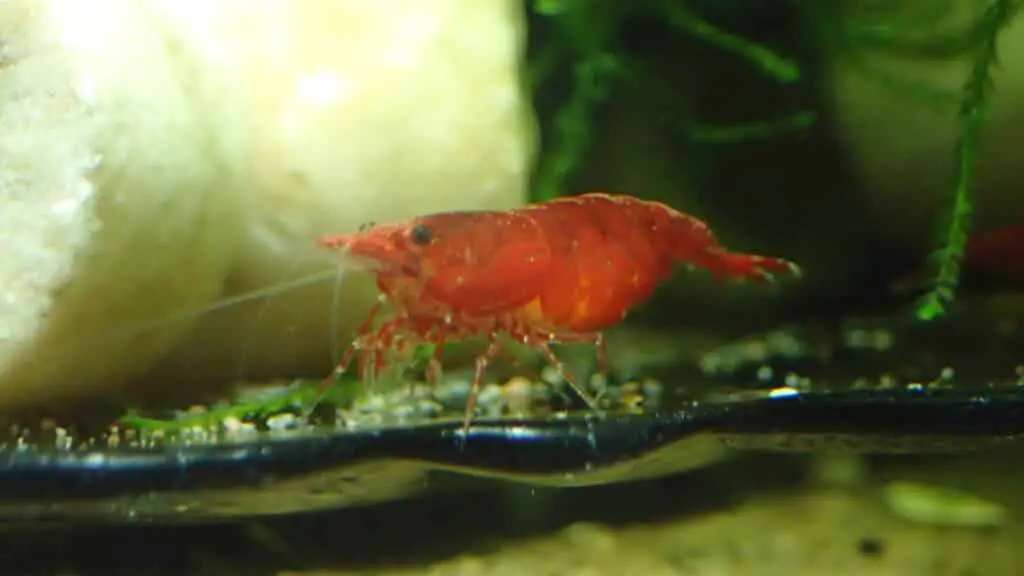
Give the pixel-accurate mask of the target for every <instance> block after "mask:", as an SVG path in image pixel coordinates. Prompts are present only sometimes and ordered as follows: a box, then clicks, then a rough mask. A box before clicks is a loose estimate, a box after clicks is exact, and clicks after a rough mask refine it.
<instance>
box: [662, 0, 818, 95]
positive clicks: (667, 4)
mask: <svg viewBox="0 0 1024 576" xmlns="http://www.w3.org/2000/svg"><path fill="white" fill-rule="evenodd" d="M659 11H660V13H661V16H662V18H664V19H665V21H666V22H668V23H669V25H671V26H672V27H674V28H676V29H678V30H679V31H680V32H682V33H684V34H689V35H691V36H694V37H696V38H700V39H701V40H704V41H706V42H708V43H710V44H714V45H715V46H717V47H718V48H720V49H722V50H725V51H727V52H732V53H734V54H737V55H739V56H741V57H743V58H746V59H747V60H750V61H751V62H753V63H754V64H756V65H757V67H758V68H759V69H760V70H761V71H762V72H764V73H765V74H768V75H769V76H772V77H773V78H775V79H776V80H778V81H779V82H784V83H790V82H796V81H797V80H799V79H800V67H799V66H798V65H797V64H796V62H793V61H792V60H789V59H787V58H783V57H782V56H779V55H778V54H776V53H775V52H772V51H771V50H769V49H767V48H765V47H764V46H761V45H759V44H756V43H754V42H751V41H749V40H747V39H745V38H741V37H740V36H736V35H735V34H730V33H729V32H726V31H725V30H722V29H721V28H718V27H717V26H715V25H713V24H711V23H710V22H708V21H707V20H703V19H701V18H699V17H697V15H695V14H693V13H692V12H690V11H689V10H687V9H686V8H684V7H683V3H682V2H680V1H679V0H661V2H660V3H659Z"/></svg>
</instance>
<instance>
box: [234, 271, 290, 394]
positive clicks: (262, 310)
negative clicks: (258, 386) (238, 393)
mask: <svg viewBox="0 0 1024 576" xmlns="http://www.w3.org/2000/svg"><path fill="white" fill-rule="evenodd" d="M301 263H302V261H301V260H295V261H294V262H292V264H291V265H290V266H288V268H287V270H285V272H284V274H282V276H284V277H286V278H287V277H288V276H291V275H292V272H295V269H296V268H298V267H299V265H300V264H301ZM284 286H285V285H282V284H280V283H278V284H273V285H271V286H269V287H268V288H270V289H277V288H283V287H284ZM242 296H250V297H253V298H257V297H255V296H252V292H249V293H246V294H243V295H242ZM273 296H274V295H273V294H271V295H268V296H267V297H265V298H263V302H261V303H260V306H259V309H258V310H256V315H255V316H253V318H252V321H251V322H250V324H249V328H250V329H249V330H248V331H247V334H246V338H245V342H243V344H242V353H241V354H240V355H239V358H238V372H237V374H236V378H238V379H239V380H241V379H242V377H243V375H244V374H245V365H246V363H247V362H248V361H249V348H250V345H251V344H252V340H253V338H255V337H256V328H257V327H258V326H259V323H260V321H261V320H262V319H263V315H264V314H266V312H267V308H269V306H270V299H271V298H272V297H273ZM218 304H220V302H218Z"/></svg>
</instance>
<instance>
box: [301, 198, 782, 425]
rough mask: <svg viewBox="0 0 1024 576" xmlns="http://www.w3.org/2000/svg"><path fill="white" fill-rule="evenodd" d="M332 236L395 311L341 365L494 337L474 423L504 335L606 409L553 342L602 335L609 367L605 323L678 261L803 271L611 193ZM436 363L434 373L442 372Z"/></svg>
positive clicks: (325, 241)
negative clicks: (399, 350) (733, 247)
mask: <svg viewBox="0 0 1024 576" xmlns="http://www.w3.org/2000/svg"><path fill="white" fill-rule="evenodd" d="M320 244H321V245H323V246H325V247H329V248H336V249H340V250H342V251H344V252H345V253H346V254H347V255H348V256H350V257H354V258H355V259H356V261H366V262H368V263H369V264H370V267H369V269H370V270H371V271H373V272H374V273H375V274H376V277H377V287H378V288H379V289H380V292H381V294H382V300H383V301H385V302H386V303H387V304H389V305H390V307H391V309H392V310H391V312H392V316H391V318H390V319H388V320H386V321H384V322H382V323H380V324H379V325H376V326H375V325H374V323H375V321H376V318H377V316H378V315H379V313H380V312H381V311H382V309H383V302H378V304H377V305H375V306H374V307H373V309H372V310H371V312H370V315H369V316H368V317H367V319H366V321H365V322H364V323H363V325H362V326H361V327H360V329H359V332H358V334H357V335H356V338H355V340H354V341H353V345H352V347H351V348H350V349H349V350H348V351H347V352H346V354H345V356H344V357H343V358H342V361H341V363H340V364H339V365H338V368H337V370H336V372H335V373H340V372H344V371H345V370H346V369H347V368H348V366H349V364H350V363H351V360H352V359H353V355H354V354H355V352H356V351H358V352H359V353H360V366H365V365H366V362H367V361H368V360H369V359H373V360H376V362H375V363H376V367H377V369H379V368H380V366H381V363H382V354H383V352H384V351H386V350H389V349H391V348H393V347H394V346H397V345H401V346H410V345H414V344H420V343H426V344H434V345H438V346H441V345H443V343H444V342H445V341H446V340H450V339H462V338H467V337H471V336H477V335H480V336H485V337H487V338H488V339H489V343H488V346H487V349H486V351H485V352H484V353H483V354H481V355H480V356H479V357H478V358H477V365H476V373H475V376H474V382H473V385H472V393H471V394H470V398H469V401H468V403H467V408H466V416H465V422H464V425H465V426H466V427H467V428H468V426H469V422H470V418H471V417H472V415H473V411H474V408H475V401H476V393H477V391H478V390H479V388H480V385H481V383H482V379H483V377H484V372H485V369H486V367H487V364H488V363H489V362H490V361H491V360H492V359H493V358H494V356H495V355H497V353H498V352H499V344H498V337H499V336H501V335H506V336H508V337H511V338H513V339H515V340H517V341H520V342H523V343H524V344H526V345H529V346H532V347H534V348H536V349H537V350H538V351H539V352H541V353H542V354H543V355H544V356H545V358H546V359H547V360H548V361H549V362H551V363H552V364H553V365H554V366H555V367H556V368H558V369H559V370H560V371H561V372H562V375H563V377H564V378H565V379H566V381H567V382H568V383H569V384H570V385H571V386H572V387H573V388H574V389H575V390H576V392H577V393H578V394H579V395H580V397H581V398H583V400H584V401H586V402H587V403H588V404H589V405H590V406H591V407H592V408H597V405H596V402H595V401H594V399H593V398H592V397H591V396H590V395H589V394H588V393H587V392H586V391H585V390H584V389H583V388H582V387H580V386H579V385H578V384H577V382H576V381H575V380H574V379H573V377H572V376H571V375H570V374H568V373H567V372H566V371H565V369H564V367H563V366H562V364H561V363H560V362H559V361H558V359H557V358H556V357H555V355H554V353H553V352H552V351H551V348H550V346H549V345H550V344H555V343H569V342H591V343H594V344H595V345H596V346H597V352H598V362H599V369H601V370H604V369H605V366H604V356H605V354H604V339H603V337H602V335H601V331H602V330H604V329H606V328H608V327H609V326H611V325H613V324H615V323H617V322H619V321H621V320H622V318H623V317H624V316H625V315H626V313H627V312H628V311H629V310H630V309H632V308H633V307H635V306H636V305H638V304H640V303H642V302H644V301H645V300H647V299H648V298H649V297H650V296H651V295H652V293H653V292H654V290H655V289H656V288H657V287H658V285H659V284H661V283H662V282H664V281H665V280H666V279H667V278H668V277H669V275H670V274H671V272H672V268H673V265H674V264H687V265H691V266H694V267H697V268H703V269H705V270H707V271H709V272H710V273H711V274H712V275H713V276H714V277H715V278H717V279H719V280H724V279H730V278H735V279H748V280H753V281H755V282H765V281H767V280H770V279H771V278H772V277H773V274H774V273H787V274H799V269H798V268H797V266H796V265H794V264H793V263H792V262H789V261H787V260H784V259H781V258H774V257H768V256H758V255H754V254H744V253H738V252H730V251H728V250H727V249H726V248H724V247H723V246H722V245H721V244H719V242H718V240H717V239H716V238H715V236H714V234H713V233H712V232H711V230H710V228H709V227H708V226H707V224H705V223H704V222H703V221H701V220H699V219H697V218H694V217H692V216H689V215H687V214H684V213H682V212H679V211H677V210H674V209H673V208H671V207H669V206H667V205H665V204H662V203H660V202H652V201H646V200H640V199H638V198H634V197H632V196H626V195H613V194H604V193H590V194H583V195H579V196H571V197H566V198H560V199H557V200H551V201H548V202H542V203H538V204H532V205H528V206H523V207H521V208H515V209H512V210H506V211H466V212H446V213H439V214H431V215H427V216H420V217H417V218H412V219H409V220H406V221H402V222H396V223H391V224H381V225H373V226H368V227H365V228H364V229H362V230H360V231H359V232H355V233H352V234H340V235H333V236H327V237H324V238H321V239H320ZM436 362H437V357H435V359H434V361H433V362H432V364H431V367H430V369H429V370H428V377H429V378H431V379H432V380H435V379H436V378H437V375H438V374H439V365H438V364H436ZM361 372H362V369H361ZM364 376H365V374H364ZM331 381H333V377H331V378H329V379H328V380H327V381H326V382H325V385H329V384H330V382H331Z"/></svg>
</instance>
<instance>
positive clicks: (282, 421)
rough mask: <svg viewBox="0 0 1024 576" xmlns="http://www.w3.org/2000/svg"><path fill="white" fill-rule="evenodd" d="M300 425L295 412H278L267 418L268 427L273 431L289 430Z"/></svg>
mask: <svg viewBox="0 0 1024 576" xmlns="http://www.w3.org/2000/svg"><path fill="white" fill-rule="evenodd" d="M297 426H298V418H296V416H295V415H294V414H291V413H284V414H277V415H274V416H271V417H270V418H267V428H268V429H270V430H272V431H280V430H289V429H291V428H295V427H297Z"/></svg>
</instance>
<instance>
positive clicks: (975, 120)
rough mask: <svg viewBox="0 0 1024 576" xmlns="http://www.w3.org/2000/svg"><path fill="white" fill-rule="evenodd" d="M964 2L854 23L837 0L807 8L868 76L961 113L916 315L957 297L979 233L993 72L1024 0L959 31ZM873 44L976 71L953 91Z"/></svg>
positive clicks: (993, 8)
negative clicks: (883, 58)
mask: <svg viewBox="0 0 1024 576" xmlns="http://www.w3.org/2000/svg"><path fill="white" fill-rule="evenodd" d="M956 1H957V0H934V1H931V2H918V3H915V4H913V5H912V6H909V5H904V3H893V4H883V5H879V6H877V7H875V8H874V9H877V10H880V11H881V15H880V17H879V18H878V20H877V21H875V22H872V23H870V24H865V23H862V22H854V21H853V19H852V18H850V17H849V16H848V14H846V13H845V12H844V10H846V9H848V6H847V5H845V4H842V3H836V2H817V1H815V0H808V2H805V3H804V10H805V11H806V12H807V14H808V16H809V20H810V21H811V22H812V23H813V25H816V26H818V27H819V29H820V30H821V31H822V34H821V36H822V38H823V40H824V41H826V42H829V43H830V44H831V45H832V46H833V47H834V48H836V49H837V50H839V51H841V52H842V54H843V57H844V59H845V60H844V61H845V62H846V63H847V64H849V65H851V66H853V67H854V68H855V69H856V70H857V71H859V72H860V73H861V74H863V75H864V76H865V77H866V78H869V79H871V80H872V81H874V82H876V83H878V84H879V85H881V86H884V87H885V88H887V89H889V90H891V91H892V92H893V94H894V97H895V96H899V97H906V98H913V99H914V100H915V101H917V102H919V103H921V105H924V106H929V107H932V108H934V109H936V110H940V111H942V112H946V111H949V112H950V113H954V111H955V113H956V114H957V117H958V119H959V126H960V133H959V135H958V138H957V145H956V151H955V156H954V163H955V166H956V172H955V177H954V181H953V183H952V185H951V191H952V197H951V202H950V208H949V211H948V217H947V219H946V220H947V221H946V225H945V227H944V228H943V229H942V232H941V239H940V243H941V244H940V246H939V248H938V249H936V250H935V251H934V252H933V253H932V254H931V256H930V259H929V260H930V263H931V265H932V269H933V270H934V273H933V276H932V279H931V282H930V290H929V291H928V292H927V293H926V294H925V295H924V297H922V298H921V299H920V300H919V301H918V302H917V305H916V308H915V316H916V317H917V319H918V320H920V321H925V322H927V321H931V320H934V319H937V318H939V317H941V316H943V315H944V314H945V313H946V311H947V309H948V307H949V306H950V304H952V302H953V301H954V300H955V298H956V291H957V288H958V285H959V282H960V272H961V270H960V268H961V262H962V260H963V256H964V250H965V248H966V244H967V238H968V236H969V235H970V232H971V214H972V211H973V208H972V200H971V194H972V189H973V185H974V163H975V161H976V159H977V158H976V157H977V145H978V140H979V135H980V132H981V130H982V127H983V125H984V122H985V117H986V110H987V108H988V102H989V99H990V97H991V94H992V91H993V81H992V75H993V71H994V69H995V67H996V65H997V63H998V54H997V44H998V39H999V35H1000V33H1001V32H1002V31H1003V29H1004V28H1005V27H1006V26H1007V24H1008V23H1009V22H1010V20H1011V19H1012V18H1013V16H1014V14H1015V13H1016V11H1017V9H1018V8H1019V7H1020V5H1021V1H1020V0H991V1H990V2H988V5H987V6H986V7H985V9H984V11H983V12H982V13H981V15H980V16H979V17H977V18H975V19H972V20H971V22H969V23H968V25H967V26H965V27H963V29H958V30H952V31H950V30H944V29H942V25H943V23H944V21H945V20H946V19H948V17H949V15H950V14H952V13H954V8H955V7H956V6H955V5H954V3H955V2H956ZM869 50H880V51H884V52H885V53H887V54H891V55H894V56H901V57H907V58H916V59H923V60H948V59H950V58H955V57H964V56H968V57H970V58H971V69H970V72H969V73H968V76H967V78H966V79H965V80H964V82H963V84H962V85H961V88H960V90H959V92H955V91H949V90H945V89H942V88H937V87H935V86H932V85H929V84H927V83H924V82H921V81H917V80H914V79H910V78H906V77H902V76H898V75H896V74H893V73H891V72H888V71H885V70H884V69H882V68H880V67H878V66H875V65H872V64H871V63H870V61H869V60H868V59H866V58H864V57H863V56H864V54H865V53H866V52H868V51H869Z"/></svg>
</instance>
